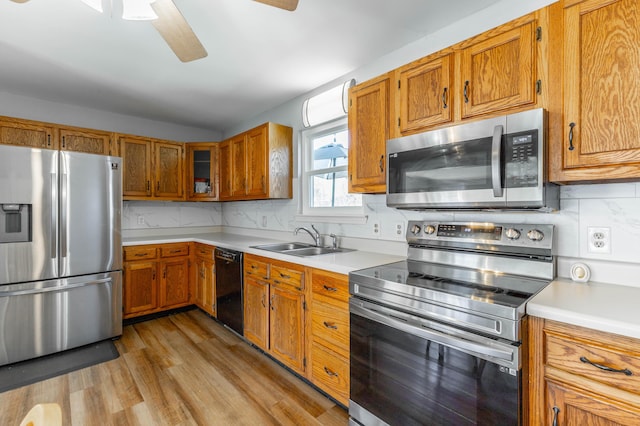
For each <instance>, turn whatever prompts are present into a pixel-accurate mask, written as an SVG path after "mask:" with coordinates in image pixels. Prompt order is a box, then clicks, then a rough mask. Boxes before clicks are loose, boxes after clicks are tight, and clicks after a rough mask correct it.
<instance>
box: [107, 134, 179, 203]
mask: <svg viewBox="0 0 640 426" xmlns="http://www.w3.org/2000/svg"><path fill="white" fill-rule="evenodd" d="M118 144H119V146H120V155H121V157H122V164H123V167H122V168H123V184H122V193H123V196H124V199H125V200H148V199H163V200H183V199H184V144H183V143H179V142H169V141H162V140H155V139H149V138H144V137H138V136H123V135H121V136H119V137H118Z"/></svg>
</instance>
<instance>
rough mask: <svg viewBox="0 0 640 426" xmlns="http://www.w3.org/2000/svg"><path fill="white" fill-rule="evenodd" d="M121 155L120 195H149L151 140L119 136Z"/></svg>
mask: <svg viewBox="0 0 640 426" xmlns="http://www.w3.org/2000/svg"><path fill="white" fill-rule="evenodd" d="M119 142H120V155H121V156H122V169H123V172H122V177H123V181H122V195H123V196H125V197H127V196H130V197H150V196H151V194H152V192H151V141H150V140H148V139H142V138H140V139H138V138H132V137H120V139H119Z"/></svg>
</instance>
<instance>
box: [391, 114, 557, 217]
mask: <svg viewBox="0 0 640 426" xmlns="http://www.w3.org/2000/svg"><path fill="white" fill-rule="evenodd" d="M545 133H546V112H545V111H544V110H543V109H542V108H539V109H534V110H529V111H525V112H520V113H516V114H510V115H505V116H501V117H496V118H490V119H486V120H481V121H475V122H472V123H467V124H461V125H458V126H451V127H448V128H443V129H438V130H433V131H429V132H425V133H420V134H415V135H411V136H405V137H401V138H397V139H390V140H388V141H387V161H388V163H387V164H388V167H387V206H389V207H396V208H404V209H420V210H422V209H442V210H455V209H471V210H483V209H488V210H500V209H506V210H514V209H531V210H541V211H551V210H555V209H557V208H558V207H559V190H558V187H557V186H556V185H554V184H551V183H548V182H545V179H546V169H545V158H546V155H545V152H546V144H545V142H546V141H545Z"/></svg>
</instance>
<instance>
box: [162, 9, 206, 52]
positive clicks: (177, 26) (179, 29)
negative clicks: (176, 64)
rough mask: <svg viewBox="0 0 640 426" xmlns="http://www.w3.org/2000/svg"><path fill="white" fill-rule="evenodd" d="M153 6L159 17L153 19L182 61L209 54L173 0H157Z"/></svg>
mask: <svg viewBox="0 0 640 426" xmlns="http://www.w3.org/2000/svg"><path fill="white" fill-rule="evenodd" d="M151 7H153V10H154V11H155V12H156V15H158V19H155V20H153V21H151V23H152V24H153V26H154V27H155V28H156V30H158V32H159V33H160V35H161V36H162V38H164V40H165V41H166V42H167V44H168V45H169V47H170V48H171V50H173V53H175V54H176V56H177V57H178V59H180V60H181V61H182V62H190V61H195V60H196V59H200V58H204V57H205V56H207V51H206V50H205V48H204V46H202V43H200V40H198V37H197V36H196V34H195V33H194V32H193V30H192V29H191V26H189V23H188V22H187V21H186V20H185V19H184V16H182V13H180V11H179V10H178V8H177V7H176V5H175V4H174V3H173V1H171V0H156V1H155V2H154V3H151Z"/></svg>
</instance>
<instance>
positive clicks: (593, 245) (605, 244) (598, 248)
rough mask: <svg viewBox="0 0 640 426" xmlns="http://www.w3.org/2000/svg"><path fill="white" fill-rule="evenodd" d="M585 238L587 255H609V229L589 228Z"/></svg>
mask: <svg viewBox="0 0 640 426" xmlns="http://www.w3.org/2000/svg"><path fill="white" fill-rule="evenodd" d="M587 238H588V239H587V244H588V246H587V247H588V251H589V253H604V254H608V253H611V228H606V227H595V226H589V227H588V228H587Z"/></svg>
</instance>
